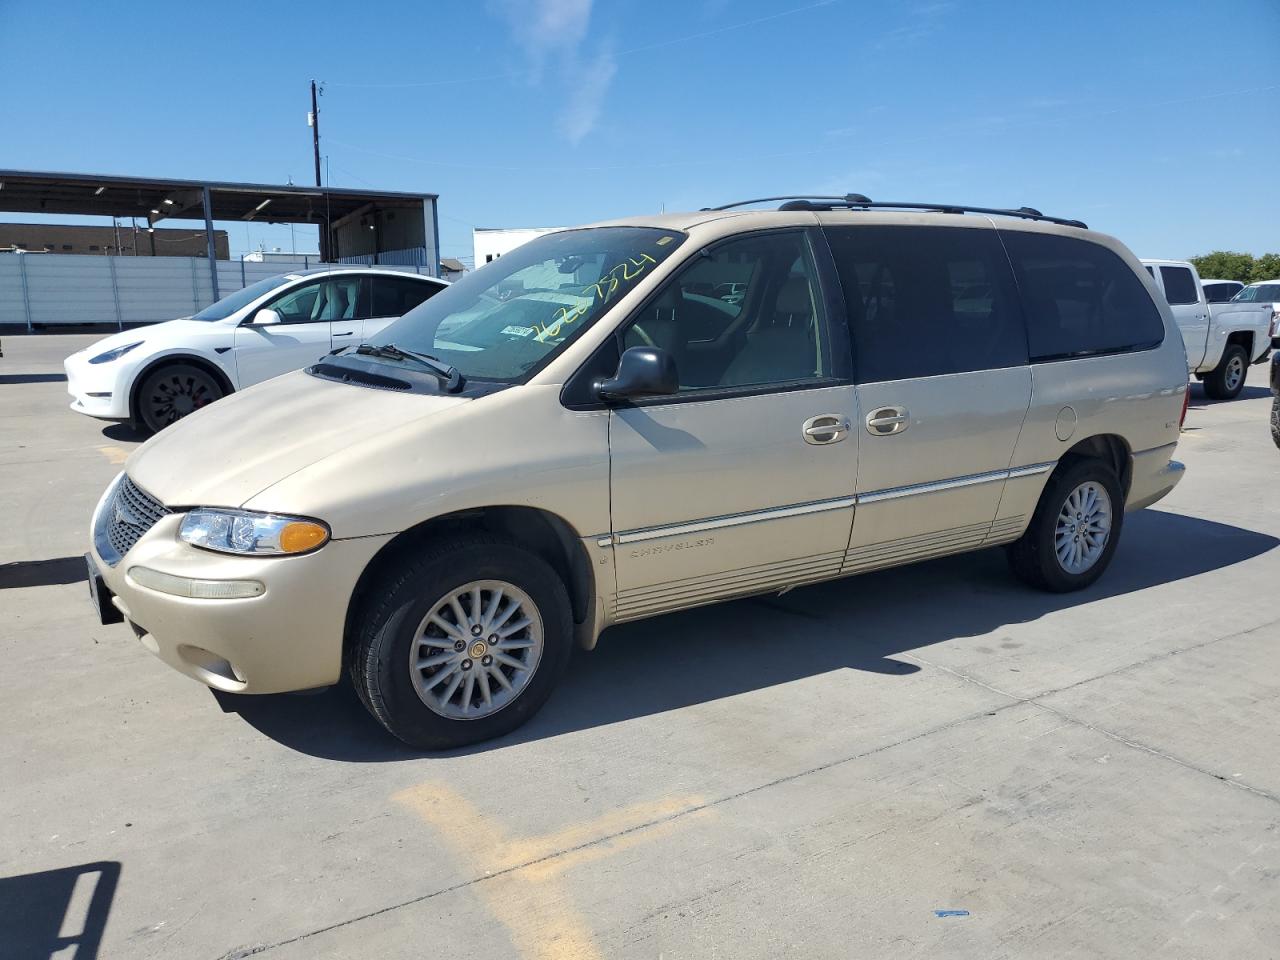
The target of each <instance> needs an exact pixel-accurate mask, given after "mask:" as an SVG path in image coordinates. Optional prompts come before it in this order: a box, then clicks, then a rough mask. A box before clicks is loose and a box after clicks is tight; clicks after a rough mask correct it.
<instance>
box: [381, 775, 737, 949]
mask: <svg viewBox="0 0 1280 960" xmlns="http://www.w3.org/2000/svg"><path fill="white" fill-rule="evenodd" d="M392 800H393V801H395V802H396V803H398V804H400V805H401V806H403V807H405V808H407V809H409V810H411V811H413V813H415V814H417V816H418V817H420V818H421V819H422V820H423V821H425V822H426V823H428V824H430V825H431V826H432V827H433V828H434V829H435V830H436V831H437V832H439V833H440V835H441V836H442V837H443V838H444V839H445V841H446V842H447V843H448V844H449V845H450V847H451V848H452V849H453V853H454V854H455V856H457V857H459V858H460V859H461V860H463V861H465V863H466V864H467V866H468V867H470V868H471V869H472V870H474V871H475V872H476V873H477V874H479V873H483V874H485V875H486V878H487V879H486V880H485V881H484V882H483V883H477V884H475V885H474V886H475V890H476V891H477V892H478V893H479V895H480V897H481V898H482V899H483V901H484V903H485V906H486V908H487V909H488V910H489V912H490V913H491V914H492V915H493V916H494V917H495V918H496V919H497V920H498V921H499V922H500V923H501V924H502V925H503V926H504V927H506V928H507V931H508V934H509V935H510V937H511V941H512V943H513V944H514V945H515V947H516V949H517V950H518V951H519V953H520V955H521V956H522V957H526V958H528V960H597V958H601V957H602V956H603V955H602V954H601V952H600V949H599V948H598V947H597V946H596V944H595V942H594V940H593V939H592V936H591V930H590V927H589V925H588V924H587V922H586V920H585V919H584V918H583V917H582V915H581V914H580V913H579V912H578V911H577V910H576V909H575V908H574V907H573V904H572V903H571V902H570V900H569V897H568V895H567V893H566V892H565V890H564V887H563V884H562V883H561V882H560V881H561V875H562V874H563V873H564V872H565V871H566V870H568V869H570V868H572V867H576V866H580V865H582V864H584V863H589V862H592V861H594V860H599V859H602V858H605V857H609V856H612V855H613V854H616V853H619V852H621V851H623V850H627V849H630V848H631V847H634V846H636V845H637V844H640V843H642V842H645V841H647V840H652V839H655V838H657V837H661V836H664V835H666V834H668V833H671V832H672V831H674V830H675V829H676V828H677V826H679V825H680V824H684V823H687V822H688V821H689V820H690V818H691V817H702V816H705V815H710V813H711V810H712V808H710V807H707V806H706V805H705V801H704V800H703V799H702V798H701V797H683V798H673V799H668V800H660V801H658V802H656V803H640V804H635V805H633V806H630V807H624V808H623V809H621V810H614V811H611V812H609V813H607V814H605V815H604V816H602V817H597V818H596V819H594V820H588V821H582V822H579V823H575V824H571V825H570V826H568V827H566V828H564V829H563V830H559V831H557V832H555V833H551V834H547V835H546V836H541V837H531V838H527V839H520V838H512V837H510V836H508V834H507V831H506V830H505V829H504V828H503V827H502V826H501V825H500V824H498V823H496V822H495V821H494V819H493V818H492V817H488V816H485V815H484V814H483V813H481V812H480V811H479V810H477V809H476V808H475V806H474V805H472V804H471V803H470V802H468V801H467V800H466V799H465V798H463V797H462V796H460V795H459V794H458V793H457V792H456V791H454V790H453V789H451V788H450V787H448V786H446V785H444V784H440V783H425V784H421V785H420V786H416V787H410V788H409V789H407V790H402V791H401V792H399V793H397V794H395V796H393V797H392ZM681 813H687V814H688V815H687V816H683V817H680V819H679V820H676V819H673V818H675V817H676V816H678V815H679V814H681ZM490 875H493V876H490Z"/></svg>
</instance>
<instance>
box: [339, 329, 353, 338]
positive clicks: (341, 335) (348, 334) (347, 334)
mask: <svg viewBox="0 0 1280 960" xmlns="http://www.w3.org/2000/svg"><path fill="white" fill-rule="evenodd" d="M353 333H355V331H354V330H343V331H342V332H341V333H335V334H334V336H335V337H349V336H351V335H352V334H353Z"/></svg>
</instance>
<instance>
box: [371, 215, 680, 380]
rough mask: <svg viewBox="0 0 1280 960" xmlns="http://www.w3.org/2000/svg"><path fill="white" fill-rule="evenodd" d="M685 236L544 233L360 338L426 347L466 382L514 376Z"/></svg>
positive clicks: (532, 367) (634, 231)
mask: <svg viewBox="0 0 1280 960" xmlns="http://www.w3.org/2000/svg"><path fill="white" fill-rule="evenodd" d="M685 237H686V235H685V234H683V233H680V232H678V231H674V230H661V229H656V228H652V227H589V228H585V229H581V230H562V231H559V232H557V233H549V234H545V235H543V236H541V237H538V238H536V239H534V240H530V241H529V242H528V243H525V244H523V245H521V246H519V247H516V248H515V249H514V250H512V251H511V252H510V253H507V254H504V255H503V256H501V257H500V258H498V259H497V260H494V261H493V262H492V263H489V264H486V265H485V266H483V267H482V268H481V269H479V270H476V271H474V272H472V273H469V274H467V275H466V276H464V277H463V278H462V279H461V280H458V281H457V282H456V283H454V284H453V285H452V286H450V287H448V288H447V289H445V290H442V291H441V292H440V293H438V294H436V295H435V296H434V297H432V298H431V299H430V300H428V301H426V302H425V303H423V304H422V305H420V306H418V307H415V308H414V309H413V310H410V311H409V312H408V313H406V314H405V315H404V316H403V317H401V318H400V319H399V320H397V321H395V322H394V323H392V324H391V325H390V326H388V327H386V328H385V329H383V330H382V331H381V332H380V333H379V334H378V335H377V336H376V337H373V338H371V339H370V341H369V342H370V343H371V344H373V345H374V346H386V345H388V344H394V345H395V346H396V347H398V348H400V349H401V350H412V351H416V352H418V353H424V354H428V355H429V356H431V357H433V358H435V359H437V360H440V361H441V362H443V363H447V364H450V365H452V366H454V367H456V368H457V369H458V370H459V371H460V372H461V373H462V375H463V376H464V377H465V378H466V379H468V380H491V381H499V382H508V383H509V382H518V381H522V380H524V379H525V378H526V377H528V376H531V375H532V374H533V373H534V372H536V369H537V368H538V367H540V366H541V365H542V364H544V363H545V362H547V361H549V360H550V359H551V358H552V357H553V356H554V355H555V354H556V353H558V352H559V351H560V350H561V349H562V348H563V347H564V345H565V344H567V343H568V342H569V341H570V340H572V339H573V338H574V337H576V336H578V335H579V334H581V333H582V331H584V330H586V329H587V328H588V327H590V326H591V325H592V324H593V323H595V321H596V320H598V319H599V318H600V317H601V316H603V315H604V313H605V312H606V311H607V310H608V309H609V307H610V306H612V305H613V304H614V303H617V301H618V300H620V299H622V297H623V296H625V295H626V294H627V293H628V292H629V291H630V290H632V289H633V288H634V287H635V286H636V284H638V283H640V282H641V280H643V279H644V278H645V277H647V276H649V275H650V274H651V273H652V272H653V271H654V270H655V269H656V268H657V266H658V264H660V263H662V261H664V260H666V259H667V257H669V256H671V254H672V253H673V252H674V251H675V250H676V248H677V247H679V246H680V244H681V242H682V241H683V240H684V239H685ZM378 361H379V362H392V363H397V362H400V361H396V360H394V359H392V358H384V357H379V358H378Z"/></svg>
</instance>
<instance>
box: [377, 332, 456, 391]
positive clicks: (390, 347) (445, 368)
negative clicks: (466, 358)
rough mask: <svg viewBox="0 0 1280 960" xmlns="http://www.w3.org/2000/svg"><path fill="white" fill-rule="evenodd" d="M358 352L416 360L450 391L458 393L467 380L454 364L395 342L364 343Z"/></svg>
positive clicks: (392, 358)
mask: <svg viewBox="0 0 1280 960" xmlns="http://www.w3.org/2000/svg"><path fill="white" fill-rule="evenodd" d="M356 353H360V354H363V355H365V356H367V357H386V358H387V359H388V360H414V361H416V362H417V363H419V364H421V365H422V366H424V367H426V368H427V369H428V370H430V371H431V372H432V373H434V374H435V375H436V376H437V377H439V378H440V381H441V382H442V383H443V384H444V388H445V390H446V391H447V392H449V393H457V392H458V391H459V390H461V389H462V387H463V384H465V383H466V382H467V381H466V378H465V377H463V375H462V371H461V370H459V369H458V368H457V367H455V366H454V365H453V364H451V363H445V362H444V361H442V360H437V359H436V358H435V357H432V356H429V355H427V354H425V353H417V352H416V351H414V350H406V349H404V348H403V347H397V346H396V345H395V344H394V343H383V344H380V345H374V344H372V343H362V344H360V346H358V347H356Z"/></svg>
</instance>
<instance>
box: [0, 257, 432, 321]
mask: <svg viewBox="0 0 1280 960" xmlns="http://www.w3.org/2000/svg"><path fill="white" fill-rule="evenodd" d="M390 269H393V270H401V271H403V272H405V273H422V272H424V271H423V268H421V267H415V266H401V267H397V266H391V267H390ZM289 272H291V269H290V267H289V266H287V265H284V264H279V263H256V262H253V261H246V262H244V263H242V262H241V261H239V260H219V261H218V293H219V294H220V295H221V296H224V297H225V296H226V295H227V294H229V293H234V292H235V291H236V290H239V289H241V288H242V287H245V286H247V285H249V284H251V283H256V282H257V281H259V280H262V279H265V278H266V277H274V276H276V275H278V274H281V273H289ZM212 302H213V284H212V282H211V280H210V277H209V261H208V260H203V259H198V258H195V257H104V256H94V255H92V254H86V255H80V254H57V255H41V254H0V323H19V324H24V325H27V326H32V325H37V324H39V325H48V326H54V325H58V324H84V323H94V324H96V323H102V324H110V325H112V326H118V325H120V324H123V323H158V322H160V321H163V320H172V319H174V318H175V317H188V316H190V315H191V314H193V313H196V312H197V311H199V310H203V309H204V308H205V307H207V306H208V305H209V304H210V303H212Z"/></svg>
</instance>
